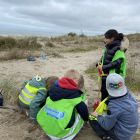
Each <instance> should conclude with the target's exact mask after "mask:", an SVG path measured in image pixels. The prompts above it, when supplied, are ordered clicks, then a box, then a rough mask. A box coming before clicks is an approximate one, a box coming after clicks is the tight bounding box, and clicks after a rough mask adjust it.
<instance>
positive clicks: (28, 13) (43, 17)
mask: <svg viewBox="0 0 140 140" xmlns="http://www.w3.org/2000/svg"><path fill="white" fill-rule="evenodd" d="M108 29H116V30H118V32H122V33H124V34H128V33H136V32H140V0H0V34H1V35H42V36H46V35H51V36H52V35H63V34H67V33H69V32H75V33H77V34H82V33H84V34H86V35H99V34H104V33H105V32H106V31H107V30H108Z"/></svg>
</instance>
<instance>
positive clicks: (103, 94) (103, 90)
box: [101, 76, 108, 101]
mask: <svg viewBox="0 0 140 140" xmlns="http://www.w3.org/2000/svg"><path fill="white" fill-rule="evenodd" d="M101 80H102V81H101V101H103V100H104V99H105V98H106V97H108V92H107V90H106V77H105V76H104V77H102V79H101Z"/></svg>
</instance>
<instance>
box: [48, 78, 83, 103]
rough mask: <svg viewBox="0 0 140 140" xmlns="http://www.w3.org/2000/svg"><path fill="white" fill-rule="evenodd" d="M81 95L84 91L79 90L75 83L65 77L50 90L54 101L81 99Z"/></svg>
mask: <svg viewBox="0 0 140 140" xmlns="http://www.w3.org/2000/svg"><path fill="white" fill-rule="evenodd" d="M81 94H82V91H80V90H79V89H78V88H77V85H76V84H75V82H74V81H72V80H71V79H68V78H65V77H63V78H61V79H59V80H58V81H56V82H55V83H54V84H53V85H52V86H51V88H50V90H49V96H50V98H51V99H52V100H53V101H58V100H61V99H73V98H77V97H80V96H81Z"/></svg>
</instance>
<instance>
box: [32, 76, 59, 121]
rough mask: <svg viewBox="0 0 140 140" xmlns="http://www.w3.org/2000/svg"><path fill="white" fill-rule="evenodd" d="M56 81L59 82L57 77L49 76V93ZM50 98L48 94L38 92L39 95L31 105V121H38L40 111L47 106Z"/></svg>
mask: <svg viewBox="0 0 140 140" xmlns="http://www.w3.org/2000/svg"><path fill="white" fill-rule="evenodd" d="M56 80H58V77H56V76H49V77H48V78H47V79H46V89H47V91H48V90H49V89H50V87H51V86H52V85H53V84H54V82H55V81H56ZM48 96H49V95H48V93H45V94H44V93H42V92H38V94H37V95H36V96H35V98H34V100H32V102H31V104H30V119H32V120H35V121H36V115H37V113H38V111H39V110H40V109H41V108H42V107H43V106H44V105H45V101H46V98H47V97H48Z"/></svg>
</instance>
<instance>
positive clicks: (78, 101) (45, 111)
mask: <svg viewBox="0 0 140 140" xmlns="http://www.w3.org/2000/svg"><path fill="white" fill-rule="evenodd" d="M83 87H84V79H83V76H81V75H80V74H79V72H78V71H76V70H69V71H67V72H66V74H65V75H64V77H62V78H60V79H59V80H58V81H57V82H55V84H54V85H53V86H52V87H51V88H50V90H49V97H48V98H47V100H46V104H45V106H44V107H43V108H42V109H41V110H40V111H39V113H38V114H37V121H38V123H39V125H40V126H41V128H42V129H43V130H44V132H45V133H46V134H47V135H48V136H49V137H50V138H51V139H52V140H54V139H57V140H62V139H63V140H71V139H73V138H74V137H75V136H76V135H77V134H78V133H79V131H80V129H81V128H82V126H83V124H84V121H88V116H89V115H88V109H87V106H86V104H85V103H84V102H85V94H84V93H83V92H82V91H81V90H82V88H83Z"/></svg>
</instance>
